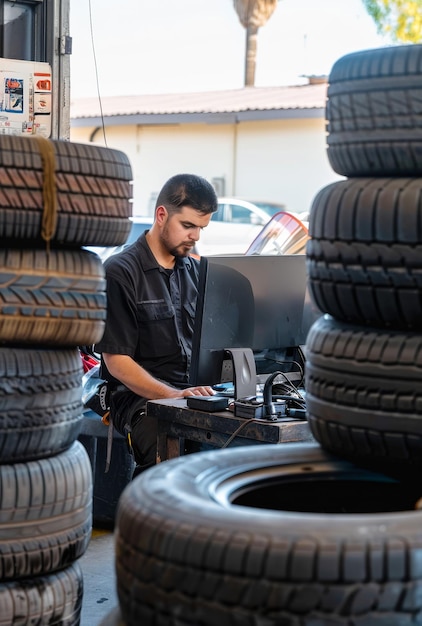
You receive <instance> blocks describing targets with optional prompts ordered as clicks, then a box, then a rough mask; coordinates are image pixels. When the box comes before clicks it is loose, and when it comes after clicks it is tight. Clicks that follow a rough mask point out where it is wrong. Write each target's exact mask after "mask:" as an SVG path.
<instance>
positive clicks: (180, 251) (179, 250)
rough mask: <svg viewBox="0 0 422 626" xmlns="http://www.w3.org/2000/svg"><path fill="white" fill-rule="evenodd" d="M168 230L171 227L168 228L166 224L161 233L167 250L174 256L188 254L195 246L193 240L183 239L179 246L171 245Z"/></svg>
mask: <svg viewBox="0 0 422 626" xmlns="http://www.w3.org/2000/svg"><path fill="white" fill-rule="evenodd" d="M168 232H169V229H168V228H167V226H165V227H164V229H163V233H162V235H161V242H162V244H163V245H164V246H165V248H166V250H167V252H168V253H169V254H171V255H172V256H182V257H184V256H188V255H189V254H190V252H191V250H192V248H193V244H192V243H191V242H187V241H183V242H182V243H179V244H178V245H177V246H175V245H170V243H169V237H168Z"/></svg>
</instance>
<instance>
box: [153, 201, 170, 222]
mask: <svg viewBox="0 0 422 626" xmlns="http://www.w3.org/2000/svg"><path fill="white" fill-rule="evenodd" d="M167 217H168V211H167V209H166V207H165V206H164V205H162V204H160V206H158V207H157V208H156V209H155V219H156V221H157V222H158V223H159V224H164V222H165V221H166V219H167Z"/></svg>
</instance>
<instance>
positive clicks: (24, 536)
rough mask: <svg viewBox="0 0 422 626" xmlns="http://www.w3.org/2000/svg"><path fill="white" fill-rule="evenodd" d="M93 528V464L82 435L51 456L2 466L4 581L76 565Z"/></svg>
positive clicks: (0, 564)
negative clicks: (70, 444)
mask: <svg viewBox="0 0 422 626" xmlns="http://www.w3.org/2000/svg"><path fill="white" fill-rule="evenodd" d="M91 530H92V474H91V465H90V462H89V458H88V455H87V453H86V452H85V449H84V447H83V446H82V444H80V443H79V441H76V442H75V443H74V444H73V445H72V446H71V447H70V448H69V449H68V450H66V451H65V452H62V453H61V454H58V455H57V456H53V457H51V458H47V459H41V460H39V461H29V462H28V463H15V464H14V465H1V466H0V582H6V581H12V580H20V579H23V578H33V577H34V576H42V575H44V574H50V573H52V572H56V571H59V570H61V569H63V568H65V567H67V566H69V565H71V564H72V563H73V562H74V561H75V560H76V559H78V558H79V557H80V556H82V554H84V552H85V550H86V548H87V546H88V543H89V540H90V537H91Z"/></svg>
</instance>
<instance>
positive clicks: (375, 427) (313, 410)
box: [306, 316, 422, 469]
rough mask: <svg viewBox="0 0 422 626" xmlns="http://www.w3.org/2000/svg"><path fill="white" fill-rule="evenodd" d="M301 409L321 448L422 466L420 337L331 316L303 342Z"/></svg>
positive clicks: (382, 461) (358, 457)
mask: <svg viewBox="0 0 422 626" xmlns="http://www.w3.org/2000/svg"><path fill="white" fill-rule="evenodd" d="M306 351H307V363H306V409H307V418H308V423H309V426H310V429H311V432H312V434H313V435H314V437H315V439H316V440H317V441H319V442H320V443H321V445H322V446H323V447H324V448H325V449H327V450H330V451H332V452H334V453H336V454H339V455H341V456H343V457H346V458H352V459H354V460H355V461H359V462H361V461H363V462H365V461H368V462H370V461H371V462H376V461H378V462H379V463H380V464H382V465H383V466H384V467H383V469H386V468H387V467H388V466H391V467H393V466H395V465H397V466H399V465H400V464H403V465H404V466H405V467H407V466H413V467H419V466H420V465H421V464H422V416H421V409H422V334H420V333H419V334H418V333H411V332H398V331H381V330H377V329H374V328H365V327H363V326H353V325H348V324H345V323H341V322H338V321H336V320H334V319H332V318H330V317H328V316H324V317H322V318H320V319H319V320H318V321H317V322H315V323H314V325H313V326H312V327H311V329H310V331H309V334H308V337H307V343H306Z"/></svg>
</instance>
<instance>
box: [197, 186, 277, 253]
mask: <svg viewBox="0 0 422 626" xmlns="http://www.w3.org/2000/svg"><path fill="white" fill-rule="evenodd" d="M284 210H285V206H284V205H283V204H277V203H275V202H264V201H259V202H257V203H253V202H250V201H248V200H244V199H242V198H230V197H220V198H218V209H217V211H216V212H215V213H214V214H213V216H212V218H211V221H210V223H209V224H208V226H207V227H206V228H204V230H203V231H202V233H201V238H200V240H199V241H198V243H197V245H196V246H195V252H196V253H197V254H199V255H201V256H212V255H215V254H244V253H245V252H246V250H247V248H248V246H249V244H250V243H252V241H253V240H254V239H255V237H256V236H257V235H258V234H259V233H260V231H261V229H262V227H263V226H264V225H265V224H266V223H267V222H268V220H269V219H270V218H271V217H272V216H273V215H274V214H275V213H278V212H280V211H284Z"/></svg>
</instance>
